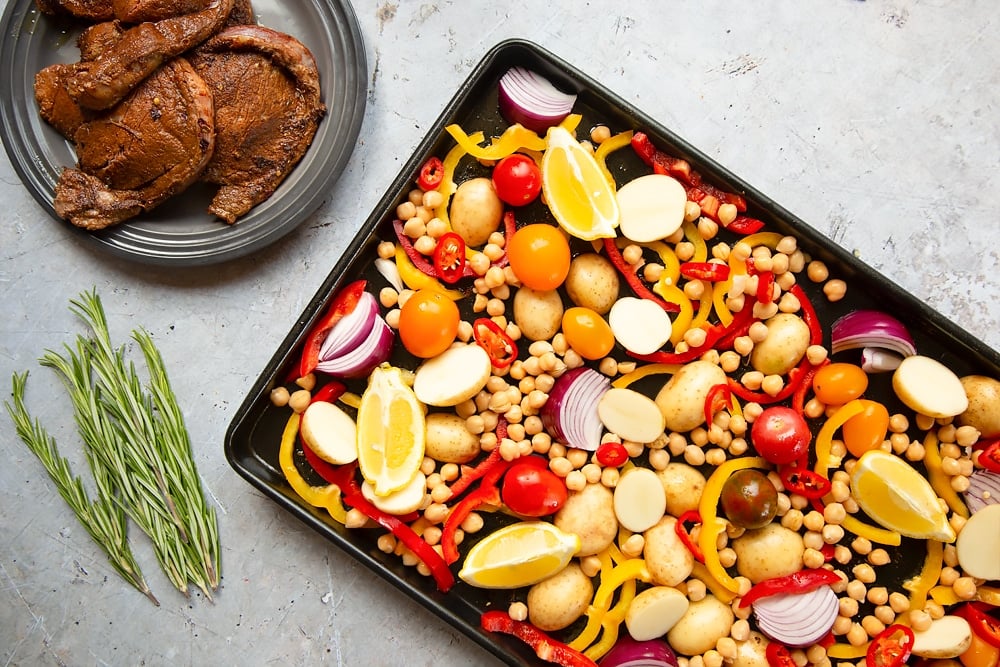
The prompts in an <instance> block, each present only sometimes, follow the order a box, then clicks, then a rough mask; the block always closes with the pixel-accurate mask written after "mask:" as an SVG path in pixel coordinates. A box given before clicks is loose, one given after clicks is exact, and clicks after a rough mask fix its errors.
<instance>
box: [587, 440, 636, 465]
mask: <svg viewBox="0 0 1000 667" xmlns="http://www.w3.org/2000/svg"><path fill="white" fill-rule="evenodd" d="M594 458H595V459H597V462H598V463H599V464H601V465H602V466H604V467H605V468H608V467H611V468H618V467H620V466H623V465H625V462H626V461H628V458H629V457H628V450H627V449H625V445H623V444H622V443H620V442H614V441H612V442H604V443H601V446H600V447H598V448H597V451H596V452H594Z"/></svg>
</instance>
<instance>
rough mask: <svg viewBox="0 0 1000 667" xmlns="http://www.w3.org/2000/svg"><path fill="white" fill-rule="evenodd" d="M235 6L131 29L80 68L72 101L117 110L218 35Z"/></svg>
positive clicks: (221, 0)
mask: <svg viewBox="0 0 1000 667" xmlns="http://www.w3.org/2000/svg"><path fill="white" fill-rule="evenodd" d="M233 3H234V0H211V1H210V2H209V3H208V5H207V6H206V7H205V9H203V10H202V11H199V12H194V13H191V14H184V15H182V16H175V17H173V18H168V19H163V20H161V21H151V22H146V23H140V24H139V25H137V26H135V27H133V28H129V29H128V30H126V31H125V32H124V33H123V34H122V36H121V39H120V40H119V41H118V43H117V44H115V45H114V46H113V47H112V48H110V49H108V50H106V51H104V52H102V53H101V54H100V55H99V56H98V57H97V58H95V59H94V60H91V61H87V62H84V63H81V64H80V65H79V67H78V71H77V72H76V74H74V76H72V77H70V79H69V81H68V83H67V89H68V90H69V95H70V97H72V98H73V99H74V100H76V102H77V103H78V104H79V105H80V106H82V107H86V108H88V109H109V108H111V107H113V106H114V105H115V104H116V103H118V102H119V101H120V100H121V99H123V98H124V97H125V96H126V95H128V94H129V92H130V91H131V90H132V89H133V88H135V86H136V85H138V84H139V82H141V81H142V80H143V79H145V78H146V77H147V76H149V75H150V74H152V73H153V72H155V71H156V70H157V68H159V67H160V66H161V65H163V63H165V62H167V61H169V60H170V59H171V58H173V57H175V56H177V55H180V54H181V53H184V52H185V51H187V50H189V49H191V48H193V47H195V46H197V45H198V44H200V43H202V42H203V41H205V40H206V39H208V37H209V36H210V35H212V34H213V33H215V32H216V31H217V30H218V29H219V28H220V27H221V26H222V24H223V23H225V21H226V19H227V18H228V17H229V13H230V12H231V11H232V9H233Z"/></svg>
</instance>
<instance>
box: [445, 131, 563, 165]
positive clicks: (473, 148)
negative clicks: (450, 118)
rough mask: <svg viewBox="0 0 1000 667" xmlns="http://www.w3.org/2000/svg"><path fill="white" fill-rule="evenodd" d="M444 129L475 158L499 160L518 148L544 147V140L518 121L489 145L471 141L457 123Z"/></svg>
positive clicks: (532, 148) (535, 148)
mask: <svg viewBox="0 0 1000 667" xmlns="http://www.w3.org/2000/svg"><path fill="white" fill-rule="evenodd" d="M444 129H445V131H446V132H447V133H448V134H450V135H451V138H452V139H454V140H455V143H457V144H458V145H459V146H461V147H462V150H464V151H465V152H466V154H468V155H471V156H472V157H474V158H476V159H477V160H500V159H502V158H505V157H507V156H508V155H510V154H511V153H514V152H515V151H517V150H518V149H519V148H527V149H530V150H536V151H540V150H544V149H545V140H544V139H542V138H541V137H539V136H538V135H537V134H536V133H534V132H533V131H531V130H529V129H528V128H526V127H524V126H523V125H521V124H520V123H515V124H514V125H511V126H510V127H508V128H507V129H506V130H504V133H503V134H502V135H500V136H499V137H498V138H497V139H496V140H494V141H493V142H492V143H490V145H489V146H480V145H479V143H478V142H476V141H473V140H472V138H471V137H469V135H468V134H466V133H465V130H463V129H462V128H461V127H460V126H459V125H457V124H453V125H449V126H448V127H446V128H444ZM480 141H481V140H480Z"/></svg>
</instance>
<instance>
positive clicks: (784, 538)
mask: <svg viewBox="0 0 1000 667" xmlns="http://www.w3.org/2000/svg"><path fill="white" fill-rule="evenodd" d="M733 550H734V551H736V571H737V572H739V573H740V574H741V575H742V576H744V577H746V578H747V579H749V580H750V581H751V582H753V583H755V584H756V583H760V582H761V581H764V580H765V579H772V578H774V577H784V576H786V575H789V574H793V573H795V572H798V571H799V570H801V569H802V567H803V565H802V554H803V553H804V552H805V545H804V544H803V542H802V536H801V535H799V534H798V533H796V532H795V531H794V530H789V529H788V528H785V527H784V526H782V525H781V524H779V523H770V524H768V525H766V526H764V527H763V528H759V529H757V530H748V531H746V532H745V533H743V535H741V536H740V537H738V538H736V539H735V540H733Z"/></svg>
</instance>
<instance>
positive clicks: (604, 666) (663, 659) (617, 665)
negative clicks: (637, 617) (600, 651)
mask: <svg viewBox="0 0 1000 667" xmlns="http://www.w3.org/2000/svg"><path fill="white" fill-rule="evenodd" d="M601 667H677V655H676V654H675V653H674V651H673V649H671V648H670V645H669V644H667V642H665V641H663V640H662V639H650V640H647V641H641V642H640V641H636V640H635V639H632V638H631V637H629V636H628V635H624V636H623V637H621V638H619V639H618V641H617V642H616V643H615V645H614V646H613V647H612V648H611V650H610V651H608V654H607V655H605V656H604V658H603V659H602V660H601Z"/></svg>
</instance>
